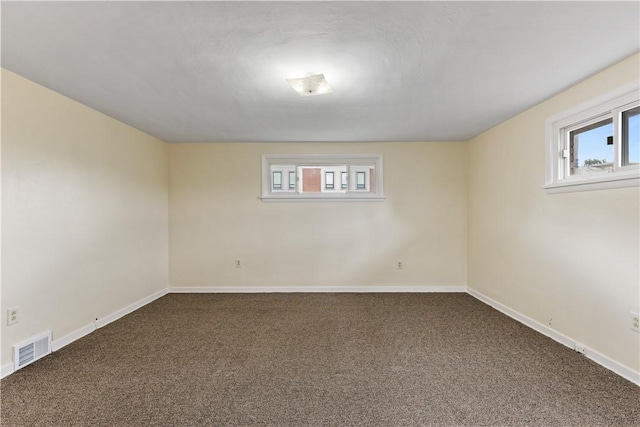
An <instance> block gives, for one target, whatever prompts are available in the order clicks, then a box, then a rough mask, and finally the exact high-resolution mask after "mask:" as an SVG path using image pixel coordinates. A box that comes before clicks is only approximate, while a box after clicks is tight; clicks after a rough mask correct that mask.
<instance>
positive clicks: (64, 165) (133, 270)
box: [0, 70, 168, 364]
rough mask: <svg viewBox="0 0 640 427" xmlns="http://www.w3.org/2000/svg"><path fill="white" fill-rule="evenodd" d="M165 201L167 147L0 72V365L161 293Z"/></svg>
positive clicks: (164, 273)
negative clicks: (49, 338) (35, 337)
mask: <svg viewBox="0 0 640 427" xmlns="http://www.w3.org/2000/svg"><path fill="white" fill-rule="evenodd" d="M167 193H168V147H167V144H165V143H163V142H162V141H160V140H158V139H155V138H152V137H150V136H148V135H145V134H144V133H142V132H140V131H137V130H135V129H133V128H131V127H128V126H126V125H124V124H122V123H120V122H117V121H116V120H114V119H111V118H109V117H107V116H105V115H103V114H100V113H98V112H96V111H94V110H92V109H90V108H88V107H85V106H83V105H81V104H79V103H77V102H75V101H72V100H70V99H68V98H65V97H63V96H61V95H59V94H57V93H55V92H52V91H50V90H48V89H45V88H43V87H41V86H38V85H36V84H35V83H32V82H30V81H28V80H25V79H24V78H22V77H19V76H17V75H15V74H12V73H11V72H8V71H6V70H3V71H2V209H3V211H2V247H3V251H2V266H3V268H2V352H1V356H0V358H1V361H2V362H0V364H6V363H10V362H11V359H12V358H11V354H10V349H11V345H12V344H15V343H16V342H19V341H21V340H24V339H26V338H28V337H29V336H31V335H32V334H34V333H39V332H42V331H44V330H47V329H51V330H52V332H53V338H54V340H55V339H59V338H61V337H63V336H65V335H67V334H69V333H71V332H73V331H76V330H78V329H79V328H82V327H85V326H86V325H88V324H91V323H92V322H93V321H94V320H95V319H96V318H102V317H103V316H106V315H109V314H112V313H114V312H115V311H117V310H120V309H122V308H124V307H126V306H127V305H129V304H132V303H134V302H136V301H138V300H140V299H142V298H144V297H148V296H149V295H151V294H153V293H154V292H157V291H160V290H162V289H165V288H166V287H167V286H168V281H167V274H168V273H167V257H168V235H167V234H168V233H167V230H168V209H167V203H168V194H167ZM12 306H19V307H20V323H18V324H16V325H13V326H10V327H7V326H6V317H5V316H6V309H7V307H12Z"/></svg>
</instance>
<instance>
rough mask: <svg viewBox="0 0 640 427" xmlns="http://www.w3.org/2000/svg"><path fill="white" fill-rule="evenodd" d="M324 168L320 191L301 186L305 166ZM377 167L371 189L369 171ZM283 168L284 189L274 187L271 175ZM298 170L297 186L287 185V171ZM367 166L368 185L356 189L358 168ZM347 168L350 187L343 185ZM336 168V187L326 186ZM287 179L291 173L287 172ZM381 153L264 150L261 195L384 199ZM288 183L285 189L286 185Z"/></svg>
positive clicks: (293, 198) (280, 198) (269, 197)
mask: <svg viewBox="0 0 640 427" xmlns="http://www.w3.org/2000/svg"><path fill="white" fill-rule="evenodd" d="M303 168H320V169H321V191H320V192H319V193H305V192H304V191H303V188H302V181H301V177H302V169H303ZM371 169H373V171H374V174H375V175H374V187H375V188H374V191H369V185H370V177H369V174H370V171H371ZM276 170H277V171H283V185H282V186H283V190H274V189H273V188H272V182H271V177H272V176H273V172H274V171H276ZM291 170H294V171H296V177H297V181H298V182H297V184H296V189H295V190H289V189H288V186H287V185H285V184H286V182H288V181H287V180H285V172H284V171H291ZM359 170H366V171H367V175H366V189H365V190H356V182H355V171H359ZM344 171H346V172H347V177H348V178H347V179H348V182H349V188H348V189H347V190H344V189H342V188H341V187H342V186H341V183H342V172H344ZM326 172H334V188H333V189H326V188H325V173H326ZM286 177H287V179H288V174H286ZM382 178H383V174H382V155H381V154H368V155H361V154H348V155H345V154H336V155H333V154H304V155H279V154H264V155H263V156H262V195H261V197H260V198H261V199H262V200H263V201H269V202H270V201H291V202H293V201H382V200H384V192H383V188H384V187H383V182H382ZM285 187H286V189H285Z"/></svg>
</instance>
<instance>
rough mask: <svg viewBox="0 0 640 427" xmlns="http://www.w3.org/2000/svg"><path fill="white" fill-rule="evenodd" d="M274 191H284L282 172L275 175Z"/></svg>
mask: <svg viewBox="0 0 640 427" xmlns="http://www.w3.org/2000/svg"><path fill="white" fill-rule="evenodd" d="M273 189H274V190H280V189H282V172H274V173H273Z"/></svg>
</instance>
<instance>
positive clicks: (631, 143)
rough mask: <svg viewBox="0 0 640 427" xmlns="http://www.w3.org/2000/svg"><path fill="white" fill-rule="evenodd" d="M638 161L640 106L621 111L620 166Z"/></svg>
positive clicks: (639, 156) (639, 148) (639, 158)
mask: <svg viewBox="0 0 640 427" xmlns="http://www.w3.org/2000/svg"><path fill="white" fill-rule="evenodd" d="M638 163H640V107H636V108H632V109H631V110H627V111H625V112H623V113H622V166H628V165H637V164H638Z"/></svg>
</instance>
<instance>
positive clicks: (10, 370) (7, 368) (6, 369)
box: [0, 363, 13, 379]
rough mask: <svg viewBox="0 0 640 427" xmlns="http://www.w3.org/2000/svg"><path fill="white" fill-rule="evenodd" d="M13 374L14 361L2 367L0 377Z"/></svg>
mask: <svg viewBox="0 0 640 427" xmlns="http://www.w3.org/2000/svg"><path fill="white" fill-rule="evenodd" d="M11 374H13V363H7V364H6V365H2V367H0V379H1V378H4V377H8V376H9V375H11Z"/></svg>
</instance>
